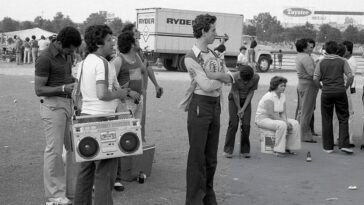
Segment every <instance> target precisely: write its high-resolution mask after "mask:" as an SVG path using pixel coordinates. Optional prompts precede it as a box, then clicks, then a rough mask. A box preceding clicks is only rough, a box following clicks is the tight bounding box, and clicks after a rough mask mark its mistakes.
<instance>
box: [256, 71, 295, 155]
mask: <svg viewBox="0 0 364 205" xmlns="http://www.w3.org/2000/svg"><path fill="white" fill-rule="evenodd" d="M286 85H287V79H286V78H284V77H281V76H274V77H273V78H272V79H271V80H270V86H269V90H268V93H266V94H265V95H264V96H263V97H262V98H261V99H260V101H259V103H258V107H257V112H256V115H255V123H256V124H257V126H258V127H260V128H263V129H269V130H274V131H275V135H274V138H275V145H274V148H273V151H274V152H275V153H276V155H277V156H278V157H284V156H286V155H289V154H295V153H294V152H292V150H298V149H301V137H300V131H299V127H300V125H299V123H298V121H297V120H294V119H290V118H288V117H287V105H286V96H285V95H284V91H285V90H286Z"/></svg>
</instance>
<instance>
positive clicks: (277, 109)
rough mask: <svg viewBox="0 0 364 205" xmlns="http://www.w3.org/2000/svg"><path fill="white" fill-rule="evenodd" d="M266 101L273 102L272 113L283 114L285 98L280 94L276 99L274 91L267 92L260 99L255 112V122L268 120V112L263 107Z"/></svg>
mask: <svg viewBox="0 0 364 205" xmlns="http://www.w3.org/2000/svg"><path fill="white" fill-rule="evenodd" d="M267 101H271V102H273V105H274V106H273V109H274V110H273V112H274V113H281V112H284V109H285V107H284V104H285V102H286V96H285V95H284V94H283V93H281V96H280V97H278V96H277V94H276V93H275V92H274V91H271V92H267V93H266V94H265V95H263V97H262V98H261V99H260V101H259V103H258V106H257V112H256V114H255V122H257V121H260V120H262V119H265V118H270V117H269V115H268V110H267V109H266V107H265V104H266V102H267Z"/></svg>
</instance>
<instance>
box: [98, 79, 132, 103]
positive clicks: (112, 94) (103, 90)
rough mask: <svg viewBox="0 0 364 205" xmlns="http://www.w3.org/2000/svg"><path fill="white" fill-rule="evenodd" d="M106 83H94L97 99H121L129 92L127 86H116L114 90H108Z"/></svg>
mask: <svg viewBox="0 0 364 205" xmlns="http://www.w3.org/2000/svg"><path fill="white" fill-rule="evenodd" d="M107 86H108V85H106V84H105V83H99V82H98V83H96V95H97V98H98V99H99V100H103V101H110V100H114V99H123V98H125V97H126V96H127V95H128V92H130V89H129V88H120V87H118V88H116V90H113V91H109V89H108V88H107Z"/></svg>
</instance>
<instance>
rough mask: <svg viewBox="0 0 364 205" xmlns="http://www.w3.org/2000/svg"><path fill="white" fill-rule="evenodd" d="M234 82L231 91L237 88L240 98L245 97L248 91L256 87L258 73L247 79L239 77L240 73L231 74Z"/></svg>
mask: <svg viewBox="0 0 364 205" xmlns="http://www.w3.org/2000/svg"><path fill="white" fill-rule="evenodd" d="M233 77H234V79H235V83H233V84H232V86H231V91H233V90H238V91H239V97H240V99H246V98H247V97H248V94H249V92H250V91H253V90H256V89H258V82H259V78H260V77H259V75H258V74H254V76H253V78H252V79H251V80H249V81H243V80H242V79H241V78H240V73H239V72H236V73H234V74H233Z"/></svg>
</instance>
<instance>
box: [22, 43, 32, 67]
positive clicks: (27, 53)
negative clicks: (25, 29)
mask: <svg viewBox="0 0 364 205" xmlns="http://www.w3.org/2000/svg"><path fill="white" fill-rule="evenodd" d="M23 46H24V60H23V62H24V64H25V63H28V64H30V54H31V50H30V39H29V38H28V37H26V38H25V41H24V43H23Z"/></svg>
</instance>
